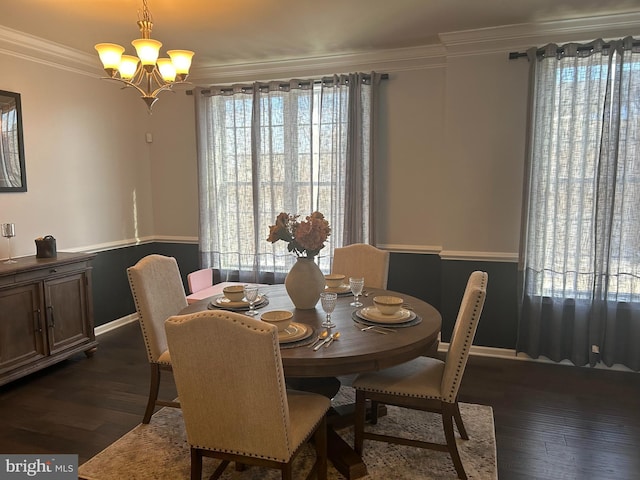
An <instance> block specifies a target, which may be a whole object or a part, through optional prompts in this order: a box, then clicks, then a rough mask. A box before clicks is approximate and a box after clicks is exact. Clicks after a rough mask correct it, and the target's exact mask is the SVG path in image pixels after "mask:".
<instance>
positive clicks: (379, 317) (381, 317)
mask: <svg viewBox="0 0 640 480" xmlns="http://www.w3.org/2000/svg"><path fill="white" fill-rule="evenodd" d="M357 314H358V316H360V317H362V318H364V319H365V320H369V321H370V322H375V323H404V322H410V321H411V320H413V319H414V318H416V314H415V312H412V311H411V310H405V309H404V308H401V309H400V310H398V311H397V312H396V313H394V314H393V315H385V314H383V313H381V312H380V310H378V309H377V308H376V307H364V308H363V309H361V310H359V311H358V312H357Z"/></svg>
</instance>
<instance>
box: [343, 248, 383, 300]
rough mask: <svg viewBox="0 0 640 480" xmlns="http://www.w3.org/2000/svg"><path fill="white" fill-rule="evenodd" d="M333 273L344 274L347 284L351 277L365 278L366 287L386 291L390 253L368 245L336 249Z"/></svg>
mask: <svg viewBox="0 0 640 480" xmlns="http://www.w3.org/2000/svg"><path fill="white" fill-rule="evenodd" d="M331 272H332V273H342V274H344V275H345V276H346V280H347V282H348V280H349V277H364V283H365V286H367V287H370V288H382V289H386V288H387V277H388V276H389V252H386V251H384V250H380V249H379V248H376V247H374V246H373V245H368V244H366V243H354V244H353V245H347V246H346V247H339V248H336V249H335V250H334V252H333V265H332V266H331Z"/></svg>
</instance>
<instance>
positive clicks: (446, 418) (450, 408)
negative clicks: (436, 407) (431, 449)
mask: <svg viewBox="0 0 640 480" xmlns="http://www.w3.org/2000/svg"><path fill="white" fill-rule="evenodd" d="M454 416H455V406H454V405H453V404H444V405H443V406H442V426H443V427H444V436H445V438H446V439H447V448H448V450H449V454H450V455H451V460H452V461H453V466H454V467H455V468H456V472H457V473H458V478H459V479H460V480H467V474H466V473H465V471H464V466H463V465H462V460H461V459H460V453H459V452H458V446H457V445H456V435H455V432H454V431H453V419H454Z"/></svg>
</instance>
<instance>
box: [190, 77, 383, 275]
mask: <svg viewBox="0 0 640 480" xmlns="http://www.w3.org/2000/svg"><path fill="white" fill-rule="evenodd" d="M379 83H380V74H377V73H372V74H370V75H367V74H351V75H336V76H333V77H327V78H322V79H318V80H313V79H306V80H291V81H289V82H269V83H254V84H250V85H233V86H230V87H213V88H209V89H206V90H205V89H197V90H196V92H195V95H196V115H197V132H198V168H199V172H198V173H199V198H200V256H201V264H202V266H203V267H211V268H214V269H215V270H216V271H217V272H218V273H219V275H220V277H219V279H220V280H241V281H260V282H266V283H273V282H281V281H282V280H283V279H284V276H285V275H286V273H287V272H288V271H289V269H290V268H291V266H292V265H293V263H294V261H295V257H294V256H293V255H292V254H290V253H289V252H287V250H286V244H285V243H284V242H276V243H274V244H271V243H269V242H267V240H266V239H267V236H268V234H269V225H273V224H274V223H275V219H276V217H277V215H278V213H280V212H287V213H292V214H300V215H301V216H302V217H305V216H307V215H309V214H311V213H312V212H313V211H316V210H317V211H320V212H322V213H323V214H324V215H325V217H326V218H327V219H328V220H329V223H330V226H331V229H332V234H331V236H330V237H329V241H328V242H327V243H326V244H325V248H324V249H323V250H322V251H321V252H320V255H319V256H318V261H319V264H320V267H321V269H322V270H323V271H325V272H328V271H329V269H330V265H331V257H332V253H333V249H334V248H335V247H336V246H341V245H343V244H345V243H353V242H368V241H369V240H370V233H369V232H370V229H371V227H372V225H371V222H370V217H371V215H370V204H371V203H372V202H371V196H372V194H373V190H372V187H371V185H372V172H373V170H372V157H373V149H372V148H371V143H372V142H371V138H372V136H373V133H372V128H373V127H374V124H375V122H374V120H373V118H372V110H373V103H375V101H376V100H375V99H376V97H377V86H378V85H379ZM353 225H356V228H354V227H353Z"/></svg>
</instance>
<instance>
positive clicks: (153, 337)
mask: <svg viewBox="0 0 640 480" xmlns="http://www.w3.org/2000/svg"><path fill="white" fill-rule="evenodd" d="M127 276H128V277H129V286H130V287H131V293H132V295H133V301H134V302H135V305H136V310H137V312H138V320H139V322H140V328H141V329H142V336H143V337H144V342H145V345H146V347H147V357H148V359H149V364H150V366H151V383H150V385H149V399H148V401H147V408H146V410H145V412H144V417H143V419H142V423H149V421H150V420H151V415H153V411H154V409H155V407H156V406H165V407H166V406H169V407H179V406H180V405H179V404H178V403H177V402H174V401H168V400H159V399H158V391H159V388H160V373H161V371H162V370H169V371H170V370H171V357H170V355H169V350H167V337H166V335H165V331H164V322H165V321H166V320H167V318H169V317H170V316H172V315H175V314H177V313H179V312H180V310H182V309H183V308H184V307H186V306H187V299H186V297H185V292H184V284H183V283H182V277H181V276H180V270H179V269H178V263H177V262H176V259H175V258H173V257H165V256H162V255H149V256H147V257H144V258H143V259H141V260H140V261H139V262H138V263H136V264H135V265H134V266H133V267H129V268H128V269H127Z"/></svg>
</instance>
